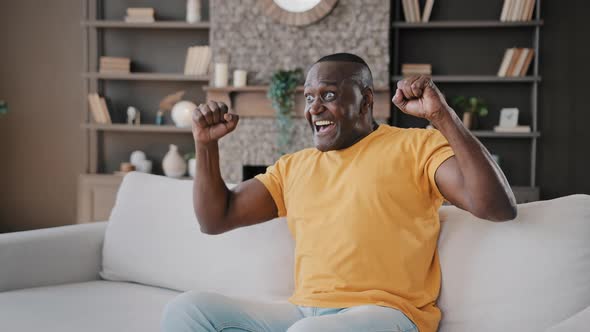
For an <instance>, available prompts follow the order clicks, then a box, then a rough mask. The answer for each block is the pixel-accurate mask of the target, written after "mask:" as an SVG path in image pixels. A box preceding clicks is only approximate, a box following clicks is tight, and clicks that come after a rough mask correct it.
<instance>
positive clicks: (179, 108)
mask: <svg viewBox="0 0 590 332" xmlns="http://www.w3.org/2000/svg"><path fill="white" fill-rule="evenodd" d="M196 108H197V105H195V104H194V103H192V102H190V101H186V100H182V101H179V102H177V103H176V104H174V106H173V107H172V112H171V113H172V114H171V115H172V121H174V124H175V125H176V127H179V128H189V127H191V126H192V124H193V111H194V110H195V109H196Z"/></svg>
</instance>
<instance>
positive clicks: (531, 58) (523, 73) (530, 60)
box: [519, 48, 535, 76]
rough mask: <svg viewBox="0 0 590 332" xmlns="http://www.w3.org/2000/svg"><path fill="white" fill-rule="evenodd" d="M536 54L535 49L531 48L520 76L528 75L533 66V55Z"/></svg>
mask: <svg viewBox="0 0 590 332" xmlns="http://www.w3.org/2000/svg"><path fill="white" fill-rule="evenodd" d="M534 55H535V50H533V49H532V48H531V49H530V50H529V53H528V54H527V57H526V59H525V60H524V65H523V66H522V69H521V71H520V73H519V76H526V73H527V72H528V71H529V67H530V66H531V62H532V61H533V57H534Z"/></svg>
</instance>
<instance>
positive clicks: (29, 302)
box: [0, 281, 177, 332]
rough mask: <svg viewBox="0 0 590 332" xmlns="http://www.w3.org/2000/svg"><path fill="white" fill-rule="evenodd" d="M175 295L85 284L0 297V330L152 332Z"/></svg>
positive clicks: (103, 283) (144, 288)
mask: <svg viewBox="0 0 590 332" xmlns="http://www.w3.org/2000/svg"><path fill="white" fill-rule="evenodd" d="M176 295H177V292H174V291H171V290H166V289H161V288H155V287H147V286H142V285H137V284H131V283H119V282H111V281H89V282H84V283H76V284H68V285H62V286H50V287H39V288H29V289H23V290H16V291H10V292H4V293H0V308H2V309H1V310H0V331H46V332H80V331H85V332H105V331H112V332H128V331H142V332H150V331H153V332H156V331H160V319H161V318H162V312H163V310H164V306H165V305H166V303H167V302H168V301H170V300H171V299H172V298H173V297H174V296H176Z"/></svg>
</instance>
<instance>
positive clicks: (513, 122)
mask: <svg viewBox="0 0 590 332" xmlns="http://www.w3.org/2000/svg"><path fill="white" fill-rule="evenodd" d="M517 125H518V108H515V107H513V108H503V109H501V110H500V123H499V124H498V126H500V127H503V128H512V127H516V126H517Z"/></svg>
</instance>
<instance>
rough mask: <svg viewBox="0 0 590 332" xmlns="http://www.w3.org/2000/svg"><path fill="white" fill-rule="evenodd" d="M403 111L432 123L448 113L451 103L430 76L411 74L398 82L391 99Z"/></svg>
mask: <svg viewBox="0 0 590 332" xmlns="http://www.w3.org/2000/svg"><path fill="white" fill-rule="evenodd" d="M391 101H392V102H393V103H394V104H395V106H397V107H398V108H399V109H400V110H402V112H404V113H406V114H409V115H413V116H416V117H419V118H424V119H427V120H429V121H430V122H432V123H435V122H437V120H439V119H440V118H442V117H444V116H445V115H448V114H449V112H450V108H449V105H448V104H447V102H446V101H445V97H444V96H443V94H442V93H441V92H440V91H439V90H438V88H437V87H436V85H434V82H432V78H430V77H429V76H423V75H420V76H411V77H408V78H405V79H403V80H401V81H399V82H397V89H396V91H395V95H394V96H393V99H392V100H391Z"/></svg>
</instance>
